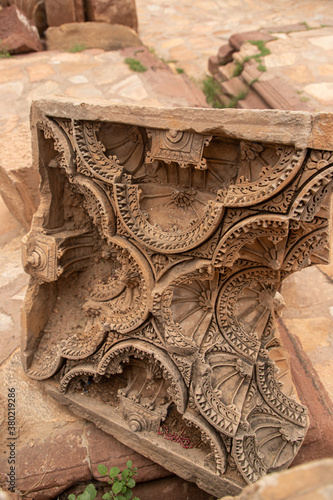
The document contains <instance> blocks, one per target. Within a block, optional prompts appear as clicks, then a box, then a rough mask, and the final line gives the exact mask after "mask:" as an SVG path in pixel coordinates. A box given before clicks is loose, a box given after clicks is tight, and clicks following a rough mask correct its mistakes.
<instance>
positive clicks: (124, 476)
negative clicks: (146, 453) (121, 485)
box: [121, 469, 130, 479]
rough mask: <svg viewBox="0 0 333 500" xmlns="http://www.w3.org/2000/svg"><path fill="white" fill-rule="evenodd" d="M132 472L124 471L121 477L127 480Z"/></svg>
mask: <svg viewBox="0 0 333 500" xmlns="http://www.w3.org/2000/svg"><path fill="white" fill-rule="evenodd" d="M129 473H130V471H129V469H124V470H123V472H122V473H121V477H122V478H123V479H127V478H128V475H129Z"/></svg>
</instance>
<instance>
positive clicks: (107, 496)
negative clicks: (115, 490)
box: [102, 493, 112, 500]
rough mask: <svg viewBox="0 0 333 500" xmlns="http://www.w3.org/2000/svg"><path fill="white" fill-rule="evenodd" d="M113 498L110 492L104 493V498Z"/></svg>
mask: <svg viewBox="0 0 333 500" xmlns="http://www.w3.org/2000/svg"><path fill="white" fill-rule="evenodd" d="M111 498H112V497H111V495H110V493H104V495H103V496H102V499H103V500H111Z"/></svg>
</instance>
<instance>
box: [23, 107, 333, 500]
mask: <svg viewBox="0 0 333 500" xmlns="http://www.w3.org/2000/svg"><path fill="white" fill-rule="evenodd" d="M31 116H32V131H33V153H34V161H35V165H36V167H38V169H39V172H40V176H41V187H40V192H41V203H40V206H39V209H38V211H37V213H36V214H35V216H34V219H33V224H32V228H31V231H30V232H29V233H28V235H27V236H26V237H25V238H24V243H23V262H24V267H25V270H26V272H28V273H29V274H30V275H31V279H30V285H29V288H28V292H27V295H26V298H25V302H24V306H23V312H22V318H23V332H22V360H23V364H24V368H25V371H26V373H27V375H28V376H29V377H31V378H33V379H36V380H40V381H41V383H43V384H44V385H45V389H46V390H47V391H48V393H50V394H51V395H52V396H53V397H55V398H56V399H57V400H58V401H59V402H60V403H61V404H64V405H68V406H69V407H70V408H71V409H72V410H73V411H74V412H76V413H78V414H79V415H80V416H83V417H85V418H86V419H88V420H91V421H92V422H94V423H95V424H96V425H97V426H99V427H100V428H101V429H103V430H104V431H106V432H108V433H110V434H112V435H114V436H115V437H116V438H117V439H118V440H119V441H121V442H123V443H124V444H126V445H127V446H129V447H131V448H133V449H134V450H136V451H138V452H140V453H142V454H143V455H145V456H147V457H148V458H151V459H152V460H153V461H155V462H157V463H160V464H161V465H163V466H164V467H165V468H167V469H169V470H170V471H172V472H174V473H176V474H178V475H179V476H181V477H183V478H184V479H186V480H189V481H195V482H196V483H197V484H198V486H199V487H200V488H202V489H205V490H206V491H207V492H209V493H211V494H213V495H216V496H218V497H221V496H222V495H227V494H229V495H235V494H237V493H239V492H240V491H241V489H242V488H244V486H245V485H246V484H248V483H252V482H255V481H257V480H258V479H259V478H260V477H262V476H264V475H265V474H267V473H269V472H272V471H278V470H280V469H284V468H287V467H288V466H289V465H290V463H291V462H292V460H293V458H294V457H295V455H296V454H297V452H298V450H299V448H300V446H301V445H302V442H303V439H304V436H305V434H306V431H307V428H308V416H307V408H306V407H305V406H303V405H302V404H301V402H300V400H299V398H298V395H297V388H295V387H294V385H293V382H292V379H291V375H290V363H289V358H288V353H287V351H286V349H285V348H284V347H283V345H282V343H281V340H280V336H279V331H278V328H277V325H276V317H277V316H278V315H280V314H281V312H282V310H283V307H284V300H283V297H282V295H281V294H280V291H279V290H280V286H281V283H282V281H283V280H284V279H285V278H286V277H288V276H289V275H290V274H291V273H294V272H296V271H299V270H301V269H303V268H304V267H307V266H309V265H312V264H318V263H325V262H328V257H329V255H328V241H329V240H328V238H329V225H328V222H329V218H330V192H331V189H332V182H333V181H332V173H333V140H332V134H331V125H330V123H331V120H332V117H331V115H329V114H325V113H317V114H316V113H314V114H309V113H303V112H289V111H273V110H267V111H266V110H265V111H253V110H238V109H229V110H214V109H195V108H188V109H178V108H176V109H163V108H143V107H137V106H127V105H119V104H110V103H105V102H103V101H95V103H93V102H91V103H89V102H87V103H81V101H75V100H71V101H70V102H66V100H65V99H61V98H59V99H57V100H51V101H49V100H40V101H36V102H35V103H33V107H32V115H31Z"/></svg>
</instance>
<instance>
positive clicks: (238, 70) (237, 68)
mask: <svg viewBox="0 0 333 500" xmlns="http://www.w3.org/2000/svg"><path fill="white" fill-rule="evenodd" d="M243 69H244V66H243V64H242V63H241V62H239V61H235V69H234V72H233V74H232V76H239V75H240V74H241V72H242V71H243Z"/></svg>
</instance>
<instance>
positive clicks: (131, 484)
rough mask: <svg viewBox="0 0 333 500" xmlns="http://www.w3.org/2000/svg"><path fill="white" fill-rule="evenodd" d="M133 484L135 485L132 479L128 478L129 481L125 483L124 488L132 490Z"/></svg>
mask: <svg viewBox="0 0 333 500" xmlns="http://www.w3.org/2000/svg"><path fill="white" fill-rule="evenodd" d="M135 484H136V483H135V481H134V479H132V478H130V479H129V480H128V481H127V483H126V486H128V488H134V486H135Z"/></svg>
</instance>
